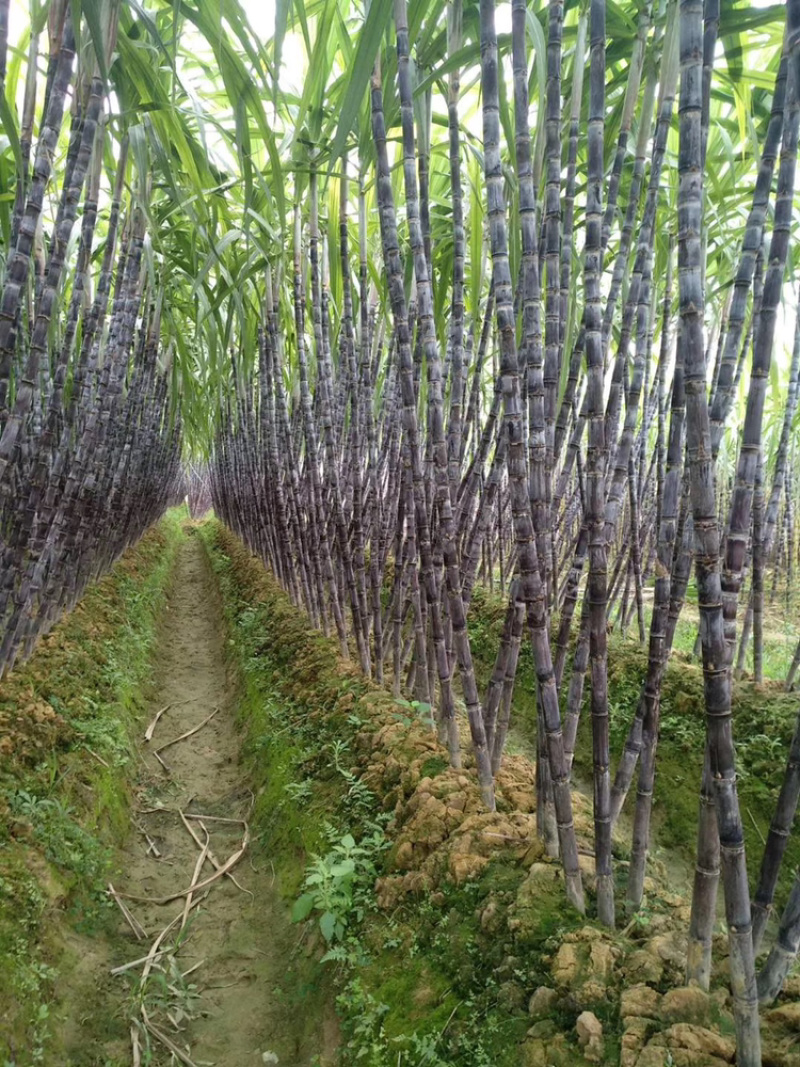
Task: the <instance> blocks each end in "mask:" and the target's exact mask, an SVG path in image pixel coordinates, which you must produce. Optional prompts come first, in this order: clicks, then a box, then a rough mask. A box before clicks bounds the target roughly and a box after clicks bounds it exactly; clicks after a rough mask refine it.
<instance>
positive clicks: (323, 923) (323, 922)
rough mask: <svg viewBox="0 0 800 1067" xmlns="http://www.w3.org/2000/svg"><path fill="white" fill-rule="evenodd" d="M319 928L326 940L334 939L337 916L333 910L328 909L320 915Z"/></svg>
mask: <svg viewBox="0 0 800 1067" xmlns="http://www.w3.org/2000/svg"><path fill="white" fill-rule="evenodd" d="M319 928H320V932H321V933H322V936H323V937H324V938H325V940H326V941H332V940H333V935H334V933H335V931H336V916H335V915H334V914H333V912H330V911H326V912H325V913H324V915H321V916H320V920H319Z"/></svg>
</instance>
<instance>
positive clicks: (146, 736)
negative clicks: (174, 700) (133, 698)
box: [144, 704, 172, 741]
mask: <svg viewBox="0 0 800 1067" xmlns="http://www.w3.org/2000/svg"><path fill="white" fill-rule="evenodd" d="M171 707H172V704H165V705H164V707H163V708H162V709H161V711H159V712H158V714H157V715H156V717H155V718H154V719H153V721H152V722H151V723H150V725H149V726H148V727H147V729H146V730H145V732H144V739H145V741H150V740H151V739H152V737H153V734H154V733H155V729H156V726H158V720H159V719H160V718H161V716H162V715H163V714H164V712H165V711H169V709H170V708H171Z"/></svg>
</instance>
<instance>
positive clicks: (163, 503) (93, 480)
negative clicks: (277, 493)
mask: <svg viewBox="0 0 800 1067" xmlns="http://www.w3.org/2000/svg"><path fill="white" fill-rule="evenodd" d="M7 6H8V5H7V4H6V5H5V7H6V8H7ZM105 30H106V38H105V41H104V46H105V48H106V50H107V57H108V56H110V54H111V52H112V51H113V48H114V39H115V33H116V24H115V21H114V19H113V18H112V19H110V20H109V23H108V25H107V26H106V27H105ZM49 31H50V55H49V60H48V65H47V78H46V82H45V84H44V85H43V86H42V85H41V84H40V83H39V80H38V79H37V66H36V63H35V62H31V63H30V64H29V69H28V85H27V87H26V108H27V109H28V113H27V116H26V117H25V118H24V119H23V138H24V140H23V143H22V160H23V164H24V169H23V172H22V175H21V177H20V179H19V180H18V185H17V190H16V203H15V210H14V214H13V222H12V227H11V234H10V243H9V245H8V247H7V249H6V256H5V270H4V277H3V285H2V293H1V294H0V561H1V562H0V673H2V672H3V671H4V670H7V669H9V668H10V667H12V666H13V664H14V663H15V661H17V660H18V659H19V658H24V657H25V656H27V655H29V654H30V652H31V650H32V649H33V646H34V644H35V642H36V640H37V638H39V637H40V636H41V635H42V634H44V633H46V632H47V631H48V630H49V629H50V628H51V627H52V626H53V624H54V623H55V622H56V621H57V620H58V618H59V617H60V616H61V614H62V613H63V612H64V611H68V610H70V608H72V607H73V606H74V604H75V603H76V602H77V600H78V599H79V598H80V596H81V595H82V593H83V591H84V589H85V588H86V586H87V584H88V583H89V582H91V581H93V580H95V579H97V578H98V577H99V576H100V575H102V574H103V573H104V572H105V571H106V570H107V569H108V568H109V567H110V566H111V564H112V563H113V562H114V561H115V560H116V559H117V558H118V556H119V555H120V554H121V553H122V552H123V551H124V550H125V548H127V547H128V546H129V545H130V544H132V543H133V542H134V541H136V540H137V539H138V538H139V537H140V536H141V534H142V533H143V532H144V530H145V529H146V528H147V527H148V526H149V525H150V524H151V523H152V522H153V521H155V519H156V518H158V516H159V515H160V514H161V513H162V512H163V511H164V509H165V508H166V507H167V506H168V505H169V503H170V502H172V501H174V500H175V499H177V498H178V495H179V490H180V486H181V477H182V476H181V470H180V421H179V419H178V418H170V416H169V404H168V389H167V378H166V375H165V373H164V367H163V365H160V355H161V353H160V318H161V301H162V296H161V295H159V294H157V293H156V292H155V291H154V290H153V288H152V286H151V285H150V284H148V282H147V281H146V280H145V271H144V265H143V252H144V247H145V220H144V215H143V213H142V211H141V210H139V209H138V208H136V207H135V206H133V207H131V206H124V205H123V200H124V198H125V188H124V181H125V174H126V167H127V158H128V152H127V142H126V141H123V142H122V144H121V145H117V146H115V147H116V149H117V157H116V161H115V162H116V170H117V173H116V180H115V182H114V186H113V189H112V190H111V191H110V192H111V196H110V200H109V197H108V192H109V191H108V190H106V189H104V187H103V153H104V151H105V149H106V147H107V145H108V142H109V132H108V130H107V128H106V123H105V119H104V101H105V97H106V91H105V87H104V83H103V80H102V79H101V77H100V74H99V70H98V62H97V59H96V57H95V55H94V54H93V53H92V55H91V59H87V58H86V54H87V53H86V52H84V53H83V54H82V56H81V57H78V56H76V43H75V41H76V27H75V25H74V24H73V12H72V10H71V7H70V4H69V3H68V2H66V0H65V2H62V3H53V4H52V5H51V8H50V25H49ZM3 59H5V56H4V57H3ZM42 90H43V92H44V102H43V104H42V110H41V119H40V125H39V133H38V139H37V140H36V144H35V147H34V146H33V145H32V144H31V140H30V138H31V136H32V128H33V118H32V116H33V113H34V107H35V103H36V96H37V93H41V92H42ZM68 108H69V113H70V122H69V132H68V141H67V149H66V152H67V154H66V160H65V162H64V164H63V167H61V168H60V174H59V175H58V177H59V178H60V188H59V187H58V184H57V178H56V177H55V176H54V173H53V159H54V156H55V154H56V151H57V146H58V144H59V139H60V138H61V135H62V126H63V125H64V124H65V114H66V112H67V110H68ZM54 185H55V187H56V188H55V195H57V197H58V200H57V209H56V212H55V218H54V220H53V225H52V231H51V232H50V233H48V234H45V233H44V232H43V231H44V228H45V216H44V212H43V205H44V202H45V198H46V196H47V195H51V194H53V192H54ZM101 199H102V200H103V201H105V206H104V207H103V208H101V207H100V200H101ZM79 214H80V219H79ZM100 221H102V223H103V227H104V233H103V237H102V240H99V239H98V222H100ZM76 236H77V247H76V248H73V244H74V242H75V238H76ZM101 252H102V255H101V254H100V253H101ZM97 258H99V259H100V265H99V270H97V269H95V268H94V267H93V261H94V260H96V259H97Z"/></svg>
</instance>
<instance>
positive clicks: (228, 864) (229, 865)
mask: <svg viewBox="0 0 800 1067" xmlns="http://www.w3.org/2000/svg"><path fill="white" fill-rule="evenodd" d="M249 841H250V832H249V830H245V835H244V838H243V840H242V846H241V848H239V849H238V850H237V851H236V852H234V853H233V855H232V856H230V857H229V859H227V860H226V861H225V863H224V864H223V865H222V867H220V869H219V870H218V871H215V873H214V874H212V875H211V877H210V878H206V879H205V881H203V882H199V883H198V884H197V885H190V886H189V887H188V889H181V890H180V891H179V892H177V893H170V895H169V896H167V897H137V896H134V895H133V894H131V893H122V894H120V895H121V896H124V898H125V899H126V900H135V901H137V902H138V903H140V904H157V905H161V904H170V903H171V902H172V901H173V900H180V898H181V897H185V896H186V895H187V894H188V893H195V892H197V890H198V889H205V888H206V887H207V886H210V885H212V884H213V883H214V882H216V881H218V880H219V879H220V878H222V877H223V875H226V874H227V873H228V871H230V870H232V869H233V868H234V867H235V866H236V864H237V863H238V862H239V860H240V859H241V858H242V856H243V855H244V854H245V852H246V851H247V845H248V843H249Z"/></svg>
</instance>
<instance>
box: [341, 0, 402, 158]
mask: <svg viewBox="0 0 800 1067" xmlns="http://www.w3.org/2000/svg"><path fill="white" fill-rule="evenodd" d="M391 17H392V2H391V0H372V4H371V5H370V9H369V12H368V13H367V18H366V21H365V22H364V26H363V28H362V30H361V33H360V34H359V38H358V45H357V47H356V54H355V58H354V60H353V65H352V67H351V69H350V72H349V75H348V80H347V89H346V92H345V95H344V100H343V101H342V106H341V109H340V111H339V123H338V125H337V127H336V134H335V136H334V138H333V144H332V145H331V158H330V163H329V173H330V171H331V170H333V166H334V164H335V163H336V161H337V160H338V159H339V157H340V156H341V154H342V152H343V150H344V146H345V143H346V141H347V138H348V136H349V135H350V131H351V130H352V128H353V123H354V122H355V121H356V116H357V115H358V112H359V110H360V108H361V101H362V100H363V99H364V93H365V92H366V91H367V86H368V85H369V79H370V76H371V74H372V68H373V67H374V66H375V57H376V56H377V54H378V48H379V47H380V43H381V37H382V36H383V31H384V29H385V28H386V26H387V25H388V24H389V22H390V20H391Z"/></svg>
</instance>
